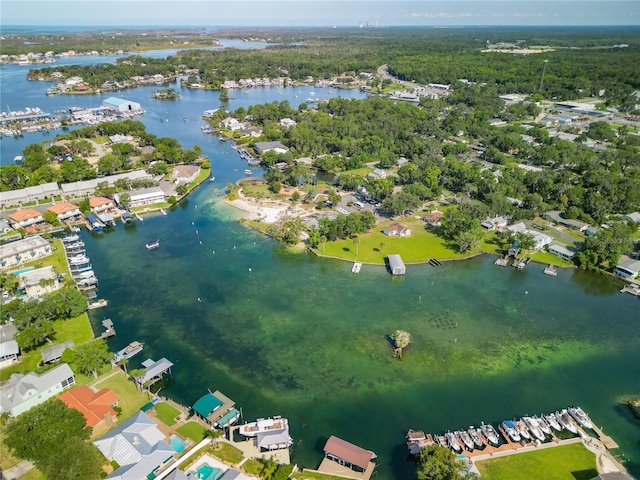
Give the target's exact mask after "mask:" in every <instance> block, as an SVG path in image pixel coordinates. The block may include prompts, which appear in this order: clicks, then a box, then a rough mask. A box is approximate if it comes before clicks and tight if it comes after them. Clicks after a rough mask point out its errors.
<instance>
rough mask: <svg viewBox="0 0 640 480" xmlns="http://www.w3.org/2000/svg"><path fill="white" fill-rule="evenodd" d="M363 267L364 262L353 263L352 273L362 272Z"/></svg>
mask: <svg viewBox="0 0 640 480" xmlns="http://www.w3.org/2000/svg"><path fill="white" fill-rule="evenodd" d="M361 268H362V263H361V262H356V263H354V264H353V267H351V273H360V269H361Z"/></svg>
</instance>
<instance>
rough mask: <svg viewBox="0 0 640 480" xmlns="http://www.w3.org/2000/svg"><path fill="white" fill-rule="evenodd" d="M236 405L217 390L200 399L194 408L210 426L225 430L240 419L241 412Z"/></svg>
mask: <svg viewBox="0 0 640 480" xmlns="http://www.w3.org/2000/svg"><path fill="white" fill-rule="evenodd" d="M235 405H236V402H234V401H233V400H231V399H230V398H229V397H227V396H226V395H223V394H222V393H221V392H219V391H218V390H216V391H215V392H213V393H211V391H210V392H209V393H207V394H206V395H203V396H202V397H200V398H199V399H198V401H197V402H196V403H194V404H193V407H192V408H193V411H194V412H195V413H196V414H197V415H198V416H199V417H200V418H202V419H203V420H204V421H205V422H207V423H208V424H210V425H212V426H214V427H219V428H225V427H228V426H230V425H233V424H234V423H236V422H237V421H238V419H239V418H240V412H239V411H238V410H237V409H236V408H235Z"/></svg>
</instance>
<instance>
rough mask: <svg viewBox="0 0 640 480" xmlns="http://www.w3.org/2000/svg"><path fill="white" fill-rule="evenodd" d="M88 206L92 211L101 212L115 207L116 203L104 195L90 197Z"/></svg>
mask: <svg viewBox="0 0 640 480" xmlns="http://www.w3.org/2000/svg"><path fill="white" fill-rule="evenodd" d="M89 206H90V207H91V211H92V212H93V213H102V212H104V211H108V210H111V209H113V208H115V206H116V204H115V203H114V201H113V200H111V199H110V198H106V197H91V198H90V199H89Z"/></svg>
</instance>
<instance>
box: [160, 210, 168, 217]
mask: <svg viewBox="0 0 640 480" xmlns="http://www.w3.org/2000/svg"><path fill="white" fill-rule="evenodd" d="M160 213H161V214H162V215H164V216H165V217H166V216H167V212H166V210H165V209H164V208H161V209H160Z"/></svg>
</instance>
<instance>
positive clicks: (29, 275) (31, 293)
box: [18, 265, 60, 297]
mask: <svg viewBox="0 0 640 480" xmlns="http://www.w3.org/2000/svg"><path fill="white" fill-rule="evenodd" d="M18 288H19V289H20V290H22V291H23V292H24V294H25V295H26V296H27V297H40V296H42V295H48V294H49V293H51V292H55V291H56V290H59V289H60V282H59V281H58V274H57V273H56V272H55V270H54V269H53V266H52V265H49V266H47V267H42V268H37V269H35V270H29V271H28V272H21V273H20V274H19V275H18Z"/></svg>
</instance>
